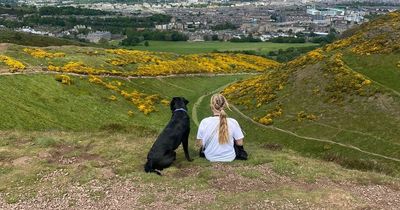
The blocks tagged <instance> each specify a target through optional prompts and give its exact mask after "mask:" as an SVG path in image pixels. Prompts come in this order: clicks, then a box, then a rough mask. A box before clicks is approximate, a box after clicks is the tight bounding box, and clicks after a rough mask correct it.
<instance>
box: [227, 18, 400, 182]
mask: <svg viewBox="0 0 400 210" xmlns="http://www.w3.org/2000/svg"><path fill="white" fill-rule="evenodd" d="M399 14H400V13H391V14H390V15H388V16H385V17H383V18H380V19H377V20H376V21H373V22H371V23H368V24H365V25H363V26H361V27H360V29H359V31H357V32H355V33H354V35H353V36H350V37H348V38H346V39H343V40H339V41H337V42H335V43H333V44H330V45H327V46H325V47H324V48H322V49H318V50H314V51H312V52H310V53H308V54H307V55H305V56H303V57H300V58H298V59H296V60H294V61H291V62H289V63H287V64H285V65H283V66H281V67H280V68H278V69H276V70H273V71H271V72H268V73H266V74H264V75H260V76H257V77H255V78H250V79H248V80H245V81H241V82H239V83H236V84H233V85H231V86H230V87H228V88H227V89H225V94H227V95H228V97H229V98H230V99H231V100H232V101H233V103H234V104H237V105H238V108H239V109H240V110H242V111H243V112H244V113H245V114H246V115H248V116H249V117H250V120H251V121H252V122H253V123H256V124H259V125H264V126H265V127H266V128H269V129H272V130H273V129H275V130H284V131H285V132H286V134H289V135H291V136H293V137H300V138H301V139H303V140H302V141H297V140H296V141H295V140H293V139H288V140H286V141H282V139H281V138H270V137H268V134H267V133H266V135H265V138H266V139H267V140H266V141H267V142H271V143H278V142H280V143H283V144H284V145H285V146H289V147H291V148H293V149H295V150H297V151H300V152H301V153H303V154H305V155H311V156H314V157H320V158H322V159H325V160H328V161H333V162H337V163H339V164H341V165H343V166H346V167H350V168H357V169H362V170H376V171H381V172H385V173H389V174H392V175H395V176H397V175H398V174H399V167H400V163H399V160H400V159H399V158H400V153H399V151H400V139H399V137H398V136H399V135H400V118H399V116H400V94H399V86H398V82H397V81H398V79H399V78H400V77H399V76H400V74H399V72H400V71H399V66H398V61H399V60H400V54H399V53H398V47H397V42H396V40H398V38H399V37H400V28H399V24H398V22H399V17H400V16H399ZM382 31H384V33H382ZM285 132H283V133H285ZM305 140H306V141H305ZM364 155H366V156H365V157H364V158H363V156H364Z"/></svg>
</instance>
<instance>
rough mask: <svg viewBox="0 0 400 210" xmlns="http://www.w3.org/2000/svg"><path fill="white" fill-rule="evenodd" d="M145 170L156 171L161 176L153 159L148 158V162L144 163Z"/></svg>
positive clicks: (147, 171) (148, 171)
mask: <svg viewBox="0 0 400 210" xmlns="http://www.w3.org/2000/svg"><path fill="white" fill-rule="evenodd" d="M144 171H145V172H146V173H156V174H158V175H160V176H161V173H160V172H159V171H156V170H155V169H154V168H153V161H151V160H147V163H146V164H145V165H144Z"/></svg>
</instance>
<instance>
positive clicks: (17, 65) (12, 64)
mask: <svg viewBox="0 0 400 210" xmlns="http://www.w3.org/2000/svg"><path fill="white" fill-rule="evenodd" d="M0 62H3V63H5V64H6V65H7V66H8V67H9V68H10V71H11V72H15V71H18V70H24V69H25V68H26V67H25V65H24V64H22V63H21V62H19V61H17V60H15V59H14V58H11V57H9V56H5V55H0Z"/></svg>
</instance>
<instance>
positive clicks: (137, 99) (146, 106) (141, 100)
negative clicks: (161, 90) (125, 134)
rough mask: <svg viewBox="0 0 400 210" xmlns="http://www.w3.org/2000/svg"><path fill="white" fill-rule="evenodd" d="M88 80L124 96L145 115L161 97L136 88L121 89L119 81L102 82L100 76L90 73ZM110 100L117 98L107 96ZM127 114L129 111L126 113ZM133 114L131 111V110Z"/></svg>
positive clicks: (154, 109) (151, 110) (153, 109)
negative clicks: (129, 89)
mask: <svg viewBox="0 0 400 210" xmlns="http://www.w3.org/2000/svg"><path fill="white" fill-rule="evenodd" d="M89 82H91V83H94V84H98V85H102V86H103V87H105V88H107V89H110V90H113V91H115V92H117V93H118V94H120V95H121V96H122V97H124V98H125V99H126V100H128V101H130V102H132V103H133V104H134V105H135V106H136V107H137V108H138V110H139V111H141V112H143V113H144V114H145V115H147V114H149V113H151V112H154V111H156V108H155V104H156V103H159V101H160V99H161V97H160V96H159V95H157V94H153V95H149V94H145V93H141V92H139V91H137V90H133V91H130V92H128V91H126V90H122V89H120V88H119V87H120V86H121V85H122V83H121V82H119V81H112V82H104V81H103V80H102V79H101V78H100V77H97V76H93V75H90V76H89ZM109 99H110V100H112V101H115V100H116V99H117V97H116V96H114V95H112V96H110V97H109ZM128 114H129V113H128ZM132 115H133V112H132ZM130 116H131V115H130Z"/></svg>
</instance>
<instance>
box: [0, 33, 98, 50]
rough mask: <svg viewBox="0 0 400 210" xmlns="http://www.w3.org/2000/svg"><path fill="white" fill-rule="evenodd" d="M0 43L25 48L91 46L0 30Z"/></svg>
mask: <svg viewBox="0 0 400 210" xmlns="http://www.w3.org/2000/svg"><path fill="white" fill-rule="evenodd" d="M0 43H14V44H19V45H26V46H36V47H47V46H61V45H77V46H93V45H94V44H91V43H84V42H78V41H73V40H68V39H61V38H55V37H49V36H41V35H35V34H28V33H22V32H16V31H12V30H8V29H0Z"/></svg>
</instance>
